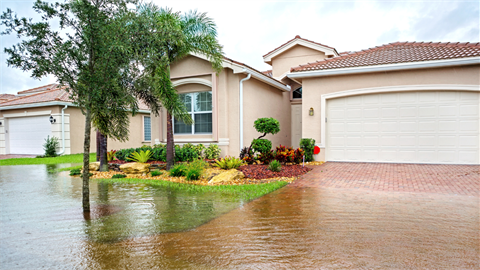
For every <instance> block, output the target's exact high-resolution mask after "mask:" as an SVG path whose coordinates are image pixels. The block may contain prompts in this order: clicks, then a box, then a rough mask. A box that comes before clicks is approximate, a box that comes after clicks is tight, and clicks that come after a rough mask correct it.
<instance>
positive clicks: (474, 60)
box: [287, 56, 480, 79]
mask: <svg viewBox="0 0 480 270" xmlns="http://www.w3.org/2000/svg"><path fill="white" fill-rule="evenodd" d="M476 64H480V57H479V56H477V57H469V58H457V59H446V60H432V61H422V62H409V63H397V64H387V65H377V66H362V67H349V68H338V69H326V70H312V71H298V72H293V73H290V74H288V75H287V77H289V78H291V79H301V78H310V77H323V76H338V75H348V74H358V73H373V72H384V71H397V70H408V69H425V68H441V67H451V66H466V65H476Z"/></svg>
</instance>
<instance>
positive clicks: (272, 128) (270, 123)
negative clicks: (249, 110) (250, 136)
mask: <svg viewBox="0 0 480 270" xmlns="http://www.w3.org/2000/svg"><path fill="white" fill-rule="evenodd" d="M253 126H254V127H255V129H256V130H257V131H258V132H260V133H264V135H263V136H265V135H267V134H269V133H270V134H277V133H278V132H280V122H278V120H277V119H275V118H258V119H257V120H255V122H254V124H253Z"/></svg>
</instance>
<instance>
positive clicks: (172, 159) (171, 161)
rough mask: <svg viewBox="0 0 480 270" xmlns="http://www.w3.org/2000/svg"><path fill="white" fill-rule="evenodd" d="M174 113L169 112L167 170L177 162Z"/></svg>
mask: <svg viewBox="0 0 480 270" xmlns="http://www.w3.org/2000/svg"><path fill="white" fill-rule="evenodd" d="M174 149H175V147H174V141H173V127H172V115H171V114H170V113H168V112H167V170H170V168H171V167H172V166H173V165H174V164H175V153H174Z"/></svg>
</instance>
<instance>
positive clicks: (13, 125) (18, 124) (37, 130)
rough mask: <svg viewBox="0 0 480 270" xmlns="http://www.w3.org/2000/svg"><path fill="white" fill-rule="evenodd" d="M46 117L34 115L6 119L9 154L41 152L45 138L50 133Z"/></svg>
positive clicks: (37, 153)
mask: <svg viewBox="0 0 480 270" xmlns="http://www.w3.org/2000/svg"><path fill="white" fill-rule="evenodd" d="M48 118H49V117H48V116H34V117H19V118H10V119H8V144H9V152H10V153H11V154H35V155H40V154H43V153H44V150H43V144H44V143H45V139H46V138H47V136H51V133H52V131H51V128H52V127H51V124H50V121H49V119H48Z"/></svg>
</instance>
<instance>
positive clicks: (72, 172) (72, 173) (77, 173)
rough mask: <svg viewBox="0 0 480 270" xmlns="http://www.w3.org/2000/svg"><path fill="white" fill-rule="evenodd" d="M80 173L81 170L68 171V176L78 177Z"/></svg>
mask: <svg viewBox="0 0 480 270" xmlns="http://www.w3.org/2000/svg"><path fill="white" fill-rule="evenodd" d="M81 173H82V170H81V169H73V170H70V175H80V174H81Z"/></svg>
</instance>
